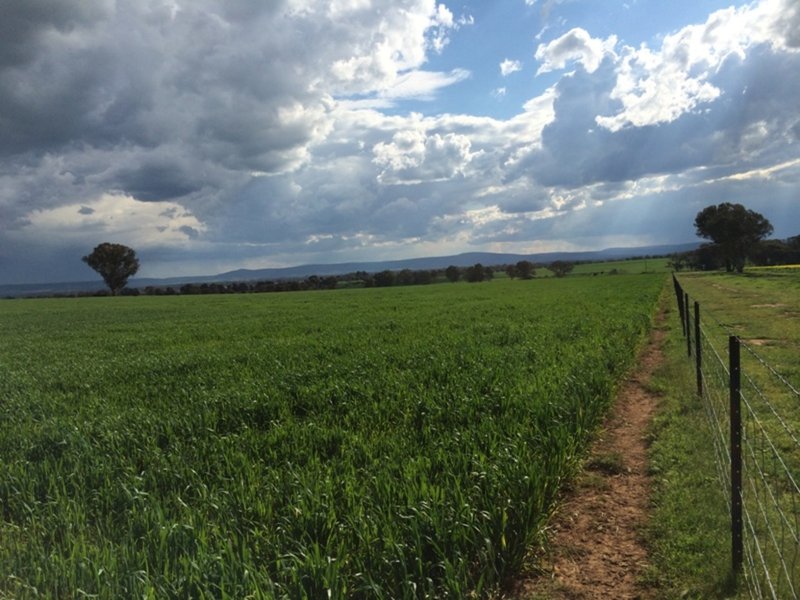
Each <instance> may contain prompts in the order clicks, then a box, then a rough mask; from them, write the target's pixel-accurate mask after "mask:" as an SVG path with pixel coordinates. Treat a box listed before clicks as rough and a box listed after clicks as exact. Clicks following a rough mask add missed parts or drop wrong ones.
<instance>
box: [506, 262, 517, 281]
mask: <svg viewBox="0 0 800 600" xmlns="http://www.w3.org/2000/svg"><path fill="white" fill-rule="evenodd" d="M506 275H508V277H509V278H510V279H514V278H515V277H516V276H517V266H516V265H508V266H506Z"/></svg>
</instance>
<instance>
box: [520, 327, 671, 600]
mask: <svg viewBox="0 0 800 600" xmlns="http://www.w3.org/2000/svg"><path fill="white" fill-rule="evenodd" d="M663 318H664V315H663V314H660V315H659V316H658V318H657V323H656V327H654V328H653V330H652V332H651V335H650V338H649V341H648V343H647V345H646V346H645V348H644V349H643V350H642V352H641V354H640V356H639V359H638V363H637V366H636V368H635V369H634V370H633V371H632V372H631V374H630V375H629V376H628V377H627V378H626V380H625V381H624V382H623V383H622V385H621V386H620V389H619V392H618V395H617V398H616V401H615V404H614V406H613V408H612V410H611V413H610V415H609V417H608V419H607V420H606V422H605V424H604V427H603V429H602V432H601V434H600V435H599V436H598V439H597V440H596V442H595V443H594V445H593V446H592V449H591V451H590V454H589V458H588V460H587V462H586V470H585V471H584V473H583V474H581V475H580V476H579V477H578V480H577V482H576V483H575V486H574V488H573V489H572V490H571V491H570V492H568V493H567V495H566V497H565V498H564V499H563V501H562V504H561V506H560V507H559V508H558V510H557V512H556V514H555V515H554V517H553V521H552V523H551V530H550V535H549V543H548V545H549V550H548V552H547V554H546V555H545V556H543V557H541V558H540V560H541V561H543V564H542V565H541V573H540V574H538V575H537V576H532V577H529V578H526V579H524V580H522V581H520V582H518V584H517V585H516V586H515V587H514V589H513V591H512V593H511V597H513V598H517V599H520V600H522V599H525V600H533V599H544V598H552V599H570V600H572V599H575V600H578V599H581V600H583V599H594V598H598V599H599V598H614V599H634V598H638V599H647V598H652V597H653V595H654V594H653V590H651V589H648V588H647V586H646V585H645V584H644V583H642V575H643V574H644V572H645V569H646V568H647V566H648V558H647V549H646V546H645V544H644V540H643V527H644V525H645V524H646V523H647V515H648V507H649V501H650V478H649V476H648V471H647V429H648V424H649V423H650V420H651V418H652V417H653V415H654V413H655V411H656V408H657V405H658V397H657V395H656V394H653V393H651V392H650V391H648V389H647V383H648V382H649V381H650V378H651V376H652V374H653V372H654V371H655V370H656V368H657V367H658V365H659V364H661V362H662V361H663V354H662V350H661V345H662V341H663V338H664V331H663V329H662V328H660V327H659V324H660V323H662V322H663Z"/></svg>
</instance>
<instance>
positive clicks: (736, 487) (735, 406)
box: [728, 335, 744, 573]
mask: <svg viewBox="0 0 800 600" xmlns="http://www.w3.org/2000/svg"><path fill="white" fill-rule="evenodd" d="M728 357H729V361H730V392H731V396H730V404H731V406H730V409H731V410H730V412H731V415H730V422H731V560H732V568H733V572H734V573H741V571H742V562H743V559H744V544H743V540H742V406H741V404H742V403H741V390H742V371H741V360H740V347H739V338H738V337H736V336H735V335H732V336H729V337H728Z"/></svg>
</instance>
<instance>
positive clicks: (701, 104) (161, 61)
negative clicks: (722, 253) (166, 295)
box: [0, 0, 800, 283]
mask: <svg viewBox="0 0 800 600" xmlns="http://www.w3.org/2000/svg"><path fill="white" fill-rule="evenodd" d="M586 4H590V5H591V6H588V7H587V6H585V5H586ZM663 4H664V3H660V2H657V0H638V1H634V2H631V3H627V4H623V3H621V2H616V1H615V2H612V1H611V0H599V1H598V2H592V3H576V2H570V1H569V0H562V1H555V0H547V1H542V0H499V1H498V2H492V3H485V2H480V1H479V0H472V1H468V2H463V3H460V4H458V5H455V4H451V3H436V2H435V0H275V1H274V2H268V3H265V2H261V1H260V0H225V1H223V0H192V1H191V2H189V1H188V0H185V1H184V0H153V1H152V2H147V3H144V2H138V1H137V0H116V1H113V0H9V1H6V2H4V3H3V5H2V7H0V282H2V283H25V282H44V281H63V280H75V279H89V278H92V274H91V273H90V272H89V271H88V270H87V269H86V267H85V265H83V264H82V263H81V261H80V257H81V256H82V255H84V254H86V253H87V252H89V251H91V248H93V247H94V246H95V245H96V244H98V243H100V242H103V241H111V242H118V243H124V244H127V245H130V246H131V247H133V248H135V249H136V250H137V253H138V254H139V256H140V259H141V262H142V269H141V271H140V273H139V275H140V276H153V277H159V276H174V275H184V274H209V273H215V272H220V271H224V270H229V269H234V268H240V267H250V268H257V267H268V266H290V265H296V264H302V263H309V262H342V261H350V260H384V259H389V258H409V257H415V256H430V255H443V254H452V253H458V252H465V251H475V250H485V251H499V252H519V253H532V252H542V251H551V250H584V249H601V248H605V247H610V246H636V245H645V244H661V243H676V242H685V241H691V240H692V239H694V232H693V227H692V220H693V218H694V215H695V214H696V213H697V212H698V211H699V210H700V209H702V208H703V207H704V206H707V205H708V204H712V203H718V202H723V201H731V202H741V203H743V204H745V205H746V206H748V208H752V209H754V210H757V211H759V212H761V213H763V214H764V215H765V216H767V217H768V218H769V219H770V220H771V221H772V222H773V224H774V225H775V235H776V236H778V237H788V236H790V235H797V234H800V187H798V184H799V183H800V103H798V101H797V99H798V98H800V78H798V77H797V76H796V74H797V73H800V33H798V32H800V5H798V4H797V2H796V1H795V0H760V1H755V2H751V3H741V2H738V3H734V4H733V5H730V6H729V5H728V4H727V3H725V2H721V1H716V0H714V1H712V0H709V2H707V3H704V6H706V10H707V11H708V12H706V13H698V12H697V11H698V10H701V9H700V8H698V7H697V6H696V4H697V3H689V2H688V1H687V2H683V0H681V1H676V2H674V3H669V7H667V8H664V7H663V6H660V5H663ZM708 7H711V9H710V10H709V8H708ZM459 11H461V12H459ZM665 11H667V12H665ZM658 13H664V14H661V15H659V14H658ZM645 16H647V19H645ZM660 16H661V17H663V18H659V17H660ZM654 23H655V25H654ZM658 27H663V28H665V29H664V30H659V29H658Z"/></svg>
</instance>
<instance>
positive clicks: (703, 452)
mask: <svg viewBox="0 0 800 600" xmlns="http://www.w3.org/2000/svg"><path fill="white" fill-rule="evenodd" d="M670 300H671V298H669V299H666V300H665V302H667V304H666V307H667V308H666V311H667V319H666V321H665V323H664V325H663V327H665V328H666V329H667V336H666V337H665V344H664V356H665V360H664V363H663V364H662V366H661V367H660V368H659V369H658V370H657V372H656V373H655V375H654V377H653V379H652V380H651V382H650V387H651V391H653V392H655V393H657V394H658V395H659V396H660V407H659V411H658V414H657V416H656V417H655V419H654V421H653V424H652V426H651V431H650V439H651V440H652V442H651V445H650V451H649V458H650V470H651V472H650V474H651V476H652V478H653V482H654V490H653V512H652V515H651V519H650V525H649V528H648V532H647V537H648V539H649V545H650V548H651V561H652V565H653V567H652V569H651V571H650V572H649V573H648V576H647V577H648V579H649V583H650V584H651V585H653V586H654V587H656V589H657V590H658V597H659V598H663V599H670V600H671V599H678V598H681V599H684V598H685V599H697V600H701V599H706V598H708V599H712V598H729V597H732V596H733V595H735V587H734V586H733V582H732V578H731V568H730V565H731V561H730V537H729V534H728V531H729V527H730V521H729V517H728V512H727V511H728V509H727V505H726V502H725V497H724V495H723V489H722V486H721V484H720V482H719V479H718V478H717V470H716V465H715V457H714V453H713V451H712V448H711V447H710V445H709V439H710V436H711V431H710V428H709V424H708V421H707V419H706V414H705V411H704V409H703V406H702V404H701V402H700V400H699V399H698V397H697V394H696V388H695V383H694V371H693V370H692V367H691V364H690V363H689V362H688V361H687V358H686V345H685V341H684V338H683V336H682V334H681V326H680V320H679V317H678V316H677V310H676V309H675V308H674V307H673V304H672V303H671V302H670Z"/></svg>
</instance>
